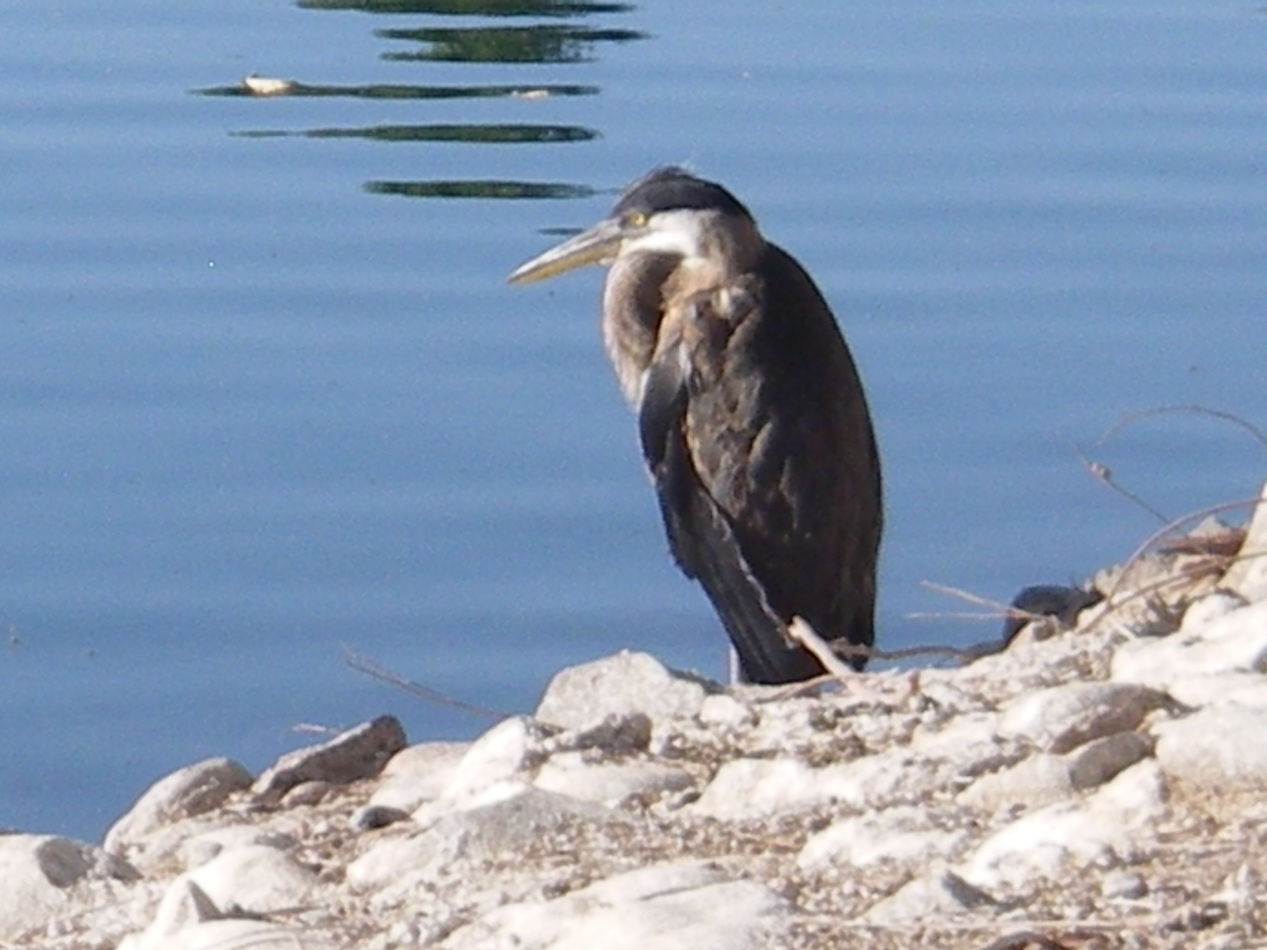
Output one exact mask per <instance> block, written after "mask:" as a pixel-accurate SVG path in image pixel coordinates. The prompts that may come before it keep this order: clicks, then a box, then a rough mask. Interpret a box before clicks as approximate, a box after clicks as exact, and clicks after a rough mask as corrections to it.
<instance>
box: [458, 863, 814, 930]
mask: <svg viewBox="0 0 1267 950" xmlns="http://www.w3.org/2000/svg"><path fill="white" fill-rule="evenodd" d="M790 913H791V907H790V905H789V904H788V903H787V901H785V900H784V899H783V898H781V897H780V896H779V895H777V894H775V893H774V892H773V891H771V890H770V889H769V888H768V887H765V886H764V885H762V884H758V883H755V882H753V881H745V880H729V879H727V877H726V876H725V875H723V874H722V872H721V871H719V870H718V869H717V868H715V867H713V866H711V865H708V864H704V863H702V862H675V863H671V864H665V865H653V866H651V867H646V868H641V869H639V870H637V871H631V872H629V873H627V874H621V875H618V876H617V877H613V878H608V879H606V880H603V881H599V882H598V883H596V884H592V885H590V886H589V887H586V888H583V889H582V890H579V891H576V892H574V893H572V894H568V895H566V896H564V897H560V898H557V899H555V900H552V901H547V902H544V903H540V902H533V903H523V904H511V905H508V906H506V907H500V908H498V909H496V910H494V911H492V912H491V913H488V914H485V915H484V916H482V917H481V918H480V919H478V920H476V921H475V922H473V923H471V924H469V925H467V926H465V927H462V928H460V929H459V930H457V931H455V932H454V933H453V934H451V935H450V936H449V937H448V939H446V940H445V941H444V942H443V943H441V944H440V946H441V947H443V948H444V950H487V948H491V947H515V948H517V950H582V948H598V947H601V948H603V950H748V948H751V950H765V948H767V947H769V946H770V945H771V943H772V941H773V940H774V939H775V937H776V935H777V934H778V932H779V931H780V929H781V928H782V926H783V924H784V922H785V920H786V919H787V918H788V916H789V915H790Z"/></svg>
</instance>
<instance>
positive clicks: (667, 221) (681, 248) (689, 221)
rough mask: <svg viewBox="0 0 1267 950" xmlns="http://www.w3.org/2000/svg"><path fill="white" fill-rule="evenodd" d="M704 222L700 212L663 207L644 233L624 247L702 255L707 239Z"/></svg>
mask: <svg viewBox="0 0 1267 950" xmlns="http://www.w3.org/2000/svg"><path fill="white" fill-rule="evenodd" d="M701 223H702V221H701V217H700V215H699V214H698V213H697V212H691V211H662V212H660V213H659V214H657V215H656V216H655V218H654V219H653V221H652V223H651V225H650V226H649V227H648V229H647V231H646V232H645V233H644V234H641V235H639V236H638V237H636V238H633V239H632V240H629V241H626V242H625V246H624V247H623V248H621V251H622V253H623V252H626V251H630V250H633V251H646V252H650V253H655V254H673V255H675V256H677V257H684V258H687V259H690V258H693V257H700V256H702V255H701V251H702V247H703V243H704V242H703V238H704V235H703V232H702V231H701V228H700V225H701Z"/></svg>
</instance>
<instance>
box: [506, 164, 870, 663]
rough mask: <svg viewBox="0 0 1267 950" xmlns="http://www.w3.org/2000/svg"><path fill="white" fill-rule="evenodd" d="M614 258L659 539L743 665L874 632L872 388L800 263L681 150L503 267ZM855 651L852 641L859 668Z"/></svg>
mask: <svg viewBox="0 0 1267 950" xmlns="http://www.w3.org/2000/svg"><path fill="white" fill-rule="evenodd" d="M591 263H598V264H604V265H607V267H608V271H607V276H606V280H605V283H604V287H603V294H602V305H601V323H602V337H603V343H604V348H605V350H606V352H607V356H608V358H609V360H610V362H611V364H612V368H613V370H614V371H615V375H616V379H617V382H618V384H619V386H620V389H621V392H622V393H623V395H624V397H625V399H626V401H627V402H628V403H629V405H630V407H631V408H632V409H633V410H634V411H635V412H636V413H637V419H638V435H639V441H640V442H641V448H642V454H643V459H644V461H645V463H646V467H647V470H648V472H649V473H650V476H651V481H652V482H653V483H654V486H655V491H656V496H657V499H658V502H659V507H660V513H661V515H662V519H663V522H664V529H665V533H666V535H667V537H668V543H669V549H670V552H671V553H672V555H673V558H674V560H675V561H676V562H677V565H678V567H679V568H680V569H681V570H682V572H683V573H684V574H685V575H686V576H687V577H688V578H691V579H693V580H696V581H698V582H699V583H700V585H701V586H702V587H703V588H704V591H705V593H706V594H707V595H708V597H709V599H710V600H711V601H712V604H713V606H714V608H715V610H716V612H717V614H718V616H719V618H720V619H721V622H722V625H723V626H724V627H725V629H726V631H727V633H728V634H729V637H730V640H731V643H732V644H733V648H734V651H735V653H737V655H738V662H739V667H740V673H741V678H742V680H743V681H745V682H748V683H758V684H784V683H796V682H801V681H804V680H808V679H813V678H816V677H818V676H820V675H822V674H823V672H824V670H823V666H822V665H821V664H820V662H819V661H818V660H817V659H816V658H815V657H814V656H813V655H812V654H811V653H810V652H808V651H806V650H805V649H804V648H803V647H802V646H800V645H799V644H798V643H797V642H794V641H793V639H792V638H791V636H790V634H789V626H790V625H791V624H792V623H793V621H794V620H797V619H799V620H800V621H802V622H803V623H808V624H809V625H810V627H811V628H812V629H813V631H814V632H815V633H816V634H817V635H818V637H819V638H820V639H822V640H825V641H828V642H830V641H844V642H845V643H847V644H853V645H857V646H861V647H866V648H870V647H871V645H872V644H873V643H874V641H875V626H874V624H875V599H876V563H877V559H878V557H879V549H880V536H881V532H882V523H883V513H882V508H883V504H882V497H881V495H882V491H881V476H880V457H879V452H878V449H877V444H876V438H875V432H874V427H873V425H872V421H871V413H870V410H869V409H868V406H867V399H866V394H865V393H864V391H863V387H862V382H861V379H860V377H859V374H858V370H857V367H856V366H855V363H854V359H853V356H852V354H851V353H850V350H849V347H848V345H847V344H846V342H845V339H844V337H843V336H842V334H841V331H840V328H839V326H838V325H837V323H836V320H835V317H834V316H833V314H832V312H831V309H830V308H829V306H828V305H827V302H826V300H825V299H824V297H823V295H822V293H821V292H820V291H819V289H818V287H817V286H816V285H815V283H814V281H813V279H812V278H811V277H810V275H809V274H808V273H807V272H806V270H805V268H804V267H802V266H801V264H800V263H798V262H797V260H796V259H795V258H793V257H792V256H791V255H790V254H789V253H788V252H787V251H785V250H783V249H782V248H781V247H779V246H778V245H777V244H774V243H772V242H770V241H767V240H766V239H765V237H764V236H763V235H762V234H761V232H760V230H759V229H758V227H757V223H756V220H755V219H754V218H753V216H752V213H751V212H750V211H749V210H748V208H747V207H746V206H745V205H744V204H743V203H741V202H740V201H739V199H738V198H736V197H735V196H734V195H733V194H732V193H731V192H730V191H728V190H727V189H726V188H725V187H723V186H722V185H720V184H718V183H716V182H712V181H707V180H705V179H702V178H699V177H696V176H695V175H694V174H692V173H691V172H689V171H687V170H685V169H683V168H680V167H676V166H662V167H658V168H655V169H653V170H652V171H650V172H649V173H647V174H645V175H643V176H642V177H641V178H638V179H637V180H635V181H634V182H632V183H631V184H630V185H628V186H627V187H626V188H625V189H624V190H623V191H622V192H621V193H620V195H619V197H618V199H617V200H616V202H615V205H614V206H613V208H612V210H611V212H610V214H609V215H608V216H607V217H605V218H603V219H602V220H601V221H599V222H598V223H597V224H595V225H594V226H593V227H590V228H589V229H587V230H585V231H582V232H581V233H579V234H576V235H575V236H573V237H570V238H568V239H567V240H565V241H563V242H562V243H560V244H558V245H556V246H554V247H552V248H550V249H549V250H547V251H545V252H544V253H542V254H539V255H538V256H536V257H534V258H532V259H531V260H529V261H527V262H525V263H524V264H522V265H520V266H519V267H518V268H516V269H515V270H514V271H513V272H512V273H511V274H510V276H509V277H508V280H509V282H510V283H511V284H526V283H531V282H534V281H538V280H544V279H547V278H550V277H554V276H556V275H558V274H561V273H564V272H565V271H570V270H573V269H574V268H577V267H580V266H582V265H584V264H591ZM865 653H866V651H865V650H863V651H852V655H850V656H849V657H848V659H849V662H850V664H851V665H852V666H853V667H854V669H857V670H861V669H862V668H863V666H864V665H865V663H866V655H865Z"/></svg>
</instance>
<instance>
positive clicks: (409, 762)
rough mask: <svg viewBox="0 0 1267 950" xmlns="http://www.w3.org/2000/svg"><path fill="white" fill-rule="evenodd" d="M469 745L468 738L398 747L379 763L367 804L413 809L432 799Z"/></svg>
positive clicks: (435, 797)
mask: <svg viewBox="0 0 1267 950" xmlns="http://www.w3.org/2000/svg"><path fill="white" fill-rule="evenodd" d="M470 747H471V743H469V742H422V743H419V744H417V745H411V746H407V747H406V748H404V749H401V750H400V751H399V752H397V753H396V754H395V755H394V756H392V757H391V759H390V760H388V762H387V764H386V765H385V766H383V771H382V774H381V776H380V777H379V783H378V788H377V789H375V791H374V794H373V795H372V796H371V797H370V804H371V805H382V806H384V807H386V808H399V809H401V810H402V811H413V810H414V809H416V808H417V807H418V806H419V805H421V804H422V803H423V802H430V801H435V800H436V799H437V798H439V797H440V796H441V794H442V793H443V792H444V789H445V788H446V787H447V786H448V785H449V784H450V783H451V782H452V781H453V776H454V774H455V772H456V770H457V766H458V763H459V762H461V761H462V757H463V756H464V755H466V753H467V751H468V750H469V749H470Z"/></svg>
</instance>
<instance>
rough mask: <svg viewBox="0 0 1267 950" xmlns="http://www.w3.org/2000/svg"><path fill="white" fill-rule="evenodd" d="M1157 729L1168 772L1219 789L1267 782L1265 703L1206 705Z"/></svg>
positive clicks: (1159, 750)
mask: <svg viewBox="0 0 1267 950" xmlns="http://www.w3.org/2000/svg"><path fill="white" fill-rule="evenodd" d="M1155 731H1156V732H1157V733H1158V736H1159V738H1158V740H1157V761H1158V762H1159V763H1161V767H1162V768H1163V769H1164V770H1165V772H1166V774H1167V775H1170V776H1173V777H1174V778H1176V779H1180V780H1181V781H1183V782H1186V783H1188V784H1191V785H1195V786H1197V787H1200V788H1207V789H1212V790H1219V791H1238V790H1252V789H1262V788H1267V708H1263V707H1248V706H1241V705H1237V704H1231V703H1228V704H1225V705H1220V706H1209V707H1207V708H1205V709H1203V710H1201V711H1200V712H1197V713H1195V714H1194V715H1192V716H1189V717H1187V718H1186V719H1179V720H1176V721H1173V722H1167V723H1162V724H1159V725H1158V726H1157V727H1156V730H1155Z"/></svg>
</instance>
